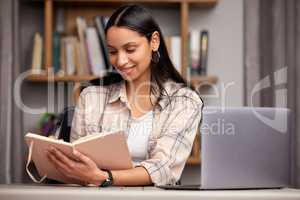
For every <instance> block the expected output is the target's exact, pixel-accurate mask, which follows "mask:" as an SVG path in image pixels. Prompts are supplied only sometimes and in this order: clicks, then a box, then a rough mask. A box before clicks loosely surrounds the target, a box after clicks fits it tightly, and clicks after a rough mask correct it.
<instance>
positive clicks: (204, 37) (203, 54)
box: [199, 30, 209, 75]
mask: <svg viewBox="0 0 300 200" xmlns="http://www.w3.org/2000/svg"><path fill="white" fill-rule="evenodd" d="M208 39H209V38H208V31H207V30H204V31H202V32H201V37H200V42H201V44H200V64H199V66H200V67H199V74H201V75H206V74H207V62H208Z"/></svg>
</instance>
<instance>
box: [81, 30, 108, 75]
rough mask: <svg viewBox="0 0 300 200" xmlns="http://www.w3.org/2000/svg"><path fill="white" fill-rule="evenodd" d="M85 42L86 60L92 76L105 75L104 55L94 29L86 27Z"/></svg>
mask: <svg viewBox="0 0 300 200" xmlns="http://www.w3.org/2000/svg"><path fill="white" fill-rule="evenodd" d="M86 41H87V52H88V60H89V63H90V65H91V71H92V74H93V75H96V76H103V75H105V73H106V68H105V66H106V65H105V61H104V56H103V55H104V54H103V52H102V49H101V47H100V42H99V38H98V35H97V30H96V28H95V27H88V28H87V29H86Z"/></svg>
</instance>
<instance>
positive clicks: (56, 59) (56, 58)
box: [52, 32, 61, 74]
mask: <svg viewBox="0 0 300 200" xmlns="http://www.w3.org/2000/svg"><path fill="white" fill-rule="evenodd" d="M60 39H61V35H60V33H59V32H54V33H53V39H52V43H53V44H52V49H53V51H52V64H53V71H54V73H55V74H56V73H58V72H59V70H60V65H61V63H60Z"/></svg>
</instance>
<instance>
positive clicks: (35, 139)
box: [25, 131, 133, 182]
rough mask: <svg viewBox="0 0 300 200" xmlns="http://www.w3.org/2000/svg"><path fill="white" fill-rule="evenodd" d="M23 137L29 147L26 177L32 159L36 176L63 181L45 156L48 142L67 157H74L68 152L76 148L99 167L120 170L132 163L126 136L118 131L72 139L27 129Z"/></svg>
mask: <svg viewBox="0 0 300 200" xmlns="http://www.w3.org/2000/svg"><path fill="white" fill-rule="evenodd" d="M25 141H26V143H27V145H28V147H29V156H28V161H27V165H26V170H27V173H28V174H29V176H30V177H31V176H32V175H31V173H30V171H29V169H28V166H29V163H30V161H31V160H32V161H33V162H34V164H35V166H36V169H37V171H38V174H39V176H40V177H47V178H50V179H53V180H58V181H62V182H65V181H66V180H65V179H64V177H63V176H62V175H61V174H60V173H59V172H58V171H57V169H56V168H55V167H54V166H53V165H52V163H51V162H50V161H49V160H48V159H47V149H49V148H50V146H52V147H55V148H57V149H59V150H60V151H62V152H63V153H65V154H66V155H67V156H69V157H70V158H75V157H74V155H73V153H72V152H73V149H76V150H78V151H79V152H81V153H83V154H84V155H86V156H88V157H89V158H91V159H92V160H93V161H94V162H95V163H96V164H97V166H98V167H99V168H100V169H110V170H124V169H131V168H132V167H133V165H132V160H131V157H130V153H129V150H128V146H127V143H126V137H125V136H124V134H123V132H121V131H120V132H114V133H97V134H93V135H88V136H85V137H82V138H80V139H78V140H76V141H74V142H73V143H68V142H64V141H62V140H57V139H54V138H49V137H45V136H41V135H37V134H33V133H27V134H26V135H25Z"/></svg>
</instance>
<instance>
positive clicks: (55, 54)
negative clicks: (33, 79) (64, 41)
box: [52, 7, 65, 74]
mask: <svg viewBox="0 0 300 200" xmlns="http://www.w3.org/2000/svg"><path fill="white" fill-rule="evenodd" d="M55 18H56V23H55V31H54V33H53V39H52V64H53V72H54V73H55V74H57V73H59V71H60V68H61V59H60V56H61V52H60V51H61V46H60V44H61V42H60V40H61V37H62V35H63V33H64V28H65V25H64V9H63V8H61V7H59V8H57V10H56V16H55Z"/></svg>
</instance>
